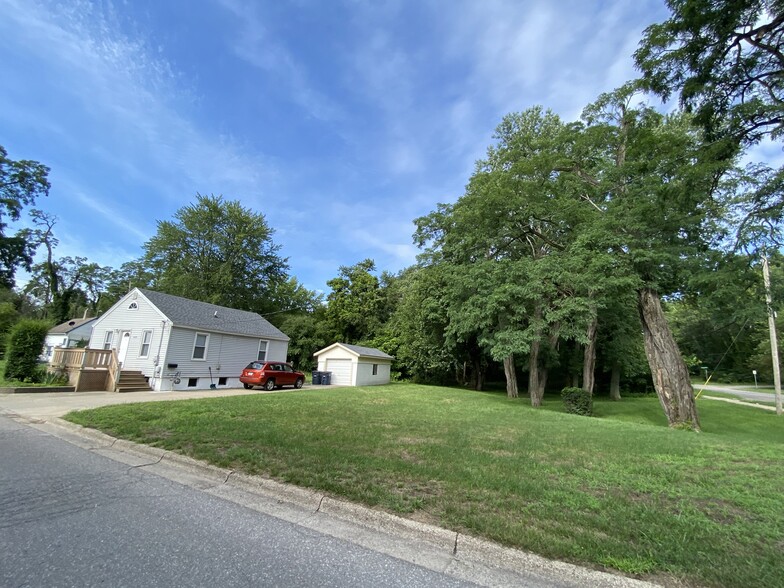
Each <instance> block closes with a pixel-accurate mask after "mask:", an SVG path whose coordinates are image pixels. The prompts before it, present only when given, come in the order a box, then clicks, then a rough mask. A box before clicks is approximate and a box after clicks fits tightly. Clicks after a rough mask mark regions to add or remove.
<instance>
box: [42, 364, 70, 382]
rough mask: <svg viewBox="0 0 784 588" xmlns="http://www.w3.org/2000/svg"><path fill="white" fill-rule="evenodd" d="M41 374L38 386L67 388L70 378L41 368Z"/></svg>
mask: <svg viewBox="0 0 784 588" xmlns="http://www.w3.org/2000/svg"><path fill="white" fill-rule="evenodd" d="M39 370H40V374H39V376H38V378H37V383H38V384H43V385H44V386H67V385H68V383H69V382H68V376H67V375H65V374H61V373H56V372H50V371H47V370H46V368H42V369H41V368H39Z"/></svg>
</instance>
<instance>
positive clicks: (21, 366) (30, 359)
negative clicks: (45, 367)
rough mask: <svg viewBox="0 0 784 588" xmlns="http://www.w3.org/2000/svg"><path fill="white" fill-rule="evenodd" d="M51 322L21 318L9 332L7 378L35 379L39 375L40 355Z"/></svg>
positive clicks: (21, 380)
mask: <svg viewBox="0 0 784 588" xmlns="http://www.w3.org/2000/svg"><path fill="white" fill-rule="evenodd" d="M48 332H49V323H48V322H46V321H36V320H30V319H26V320H21V321H19V322H18V323H16V324H15V325H14V326H13V328H12V329H11V332H10V333H9V334H8V348H7V349H6V364H5V375H4V376H5V379H6V380H19V381H20V382H24V381H30V382H32V381H35V379H36V376H37V375H38V356H39V355H41V351H42V350H43V347H44V341H45V340H46V333H48Z"/></svg>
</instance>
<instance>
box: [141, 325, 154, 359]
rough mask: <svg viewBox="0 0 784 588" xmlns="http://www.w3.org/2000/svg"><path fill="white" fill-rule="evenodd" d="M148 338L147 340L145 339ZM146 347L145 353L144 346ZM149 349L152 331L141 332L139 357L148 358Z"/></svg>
mask: <svg viewBox="0 0 784 588" xmlns="http://www.w3.org/2000/svg"><path fill="white" fill-rule="evenodd" d="M148 336H149V339H148V338H147V337H148ZM145 345H146V346H147V352H146V353H145V351H144V346H145ZM150 347H152V329H147V330H145V331H142V344H141V346H140V347H139V357H150Z"/></svg>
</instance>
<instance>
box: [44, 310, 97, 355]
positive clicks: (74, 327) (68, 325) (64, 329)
mask: <svg viewBox="0 0 784 588" xmlns="http://www.w3.org/2000/svg"><path fill="white" fill-rule="evenodd" d="M95 320H96V319H95V318H80V319H71V320H70V321H66V322H64V323H62V324H60V325H57V326H56V327H52V328H51V329H49V332H48V333H47V334H46V340H45V341H44V349H43V353H42V354H41V357H40V358H39V359H40V360H41V361H45V362H49V360H51V359H52V353H54V348H55V347H65V348H69V347H79V344H80V343H87V341H89V340H90V332H91V331H92V329H93V322H95Z"/></svg>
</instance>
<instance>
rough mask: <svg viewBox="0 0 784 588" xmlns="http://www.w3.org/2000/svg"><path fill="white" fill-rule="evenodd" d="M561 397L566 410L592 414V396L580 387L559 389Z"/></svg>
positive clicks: (585, 414)
mask: <svg viewBox="0 0 784 588" xmlns="http://www.w3.org/2000/svg"><path fill="white" fill-rule="evenodd" d="M561 398H562V399H563V403H564V409H565V410H566V412H568V413H571V414H580V415H583V416H593V397H592V396H591V394H590V393H588V392H587V391H585V390H583V389H582V388H564V389H563V390H561Z"/></svg>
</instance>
